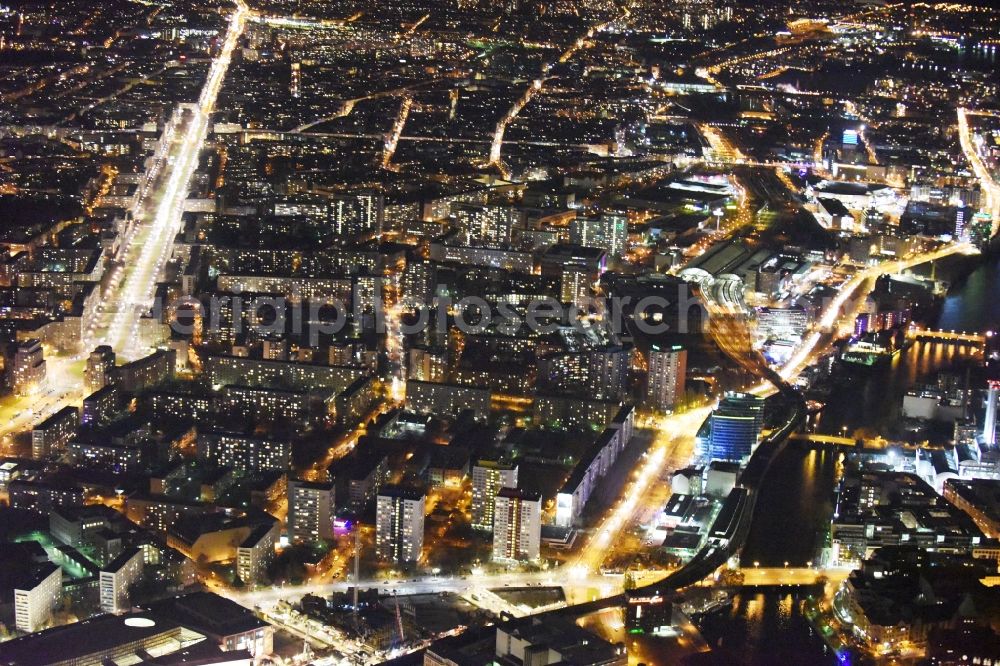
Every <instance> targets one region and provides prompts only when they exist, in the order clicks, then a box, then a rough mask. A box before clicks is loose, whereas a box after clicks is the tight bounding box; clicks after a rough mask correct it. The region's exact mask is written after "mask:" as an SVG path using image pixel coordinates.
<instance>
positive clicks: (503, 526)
mask: <svg viewBox="0 0 1000 666" xmlns="http://www.w3.org/2000/svg"><path fill="white" fill-rule="evenodd" d="M541 542H542V496H541V495H540V494H538V493H530V492H527V491H525V490H520V489H518V488H502V489H501V490H500V492H498V493H497V495H496V497H495V498H494V509H493V560H494V561H496V562H524V561H534V560H537V559H538V558H539V556H540V554H541Z"/></svg>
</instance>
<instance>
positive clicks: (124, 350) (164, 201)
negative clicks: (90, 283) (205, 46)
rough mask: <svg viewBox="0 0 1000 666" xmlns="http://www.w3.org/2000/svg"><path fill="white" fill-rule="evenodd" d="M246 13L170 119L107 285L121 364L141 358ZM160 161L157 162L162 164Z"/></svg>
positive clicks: (241, 7)
mask: <svg viewBox="0 0 1000 666" xmlns="http://www.w3.org/2000/svg"><path fill="white" fill-rule="evenodd" d="M248 13H249V9H248V8H247V6H246V4H245V3H244V2H243V0H238V2H237V5H236V10H235V11H234V12H233V15H232V18H231V19H230V21H229V27H228V29H227V31H226V37H225V41H224V42H223V45H222V49H221V51H220V52H219V55H218V56H217V57H216V58H215V59H214V60H213V61H212V64H211V66H210V68H209V71H208V76H207V77H206V79H205V85H204V87H203V88H202V91H201V96H200V97H199V99H198V101H197V103H195V104H184V105H181V107H180V108H178V109H177V110H176V111H175V113H174V118H173V120H172V130H173V131H172V132H170V135H169V136H170V139H169V140H170V144H169V147H168V149H167V151H166V157H165V159H166V160H167V164H166V166H165V168H163V170H162V172H161V173H160V175H159V178H158V180H157V182H156V183H154V184H153V187H152V188H151V192H150V193H149V194H148V195H147V197H145V198H144V201H143V203H142V204H140V210H139V211H137V219H138V225H137V227H136V229H135V231H134V233H132V234H131V235H130V236H129V238H128V239H126V245H125V248H124V250H123V253H122V257H121V259H122V261H121V264H122V268H121V271H122V274H121V275H119V276H115V277H113V279H112V290H111V291H112V293H110V294H109V295H108V298H107V300H108V302H109V305H108V307H107V312H108V313H109V314H110V315H111V320H110V322H108V323H107V324H106V325H107V329H106V330H105V331H99V333H98V338H99V339H100V337H102V336H101V334H103V340H104V342H105V343H106V344H109V345H111V347H112V348H113V349H114V350H115V351H116V352H117V353H118V354H119V355H121V356H122V357H124V358H126V359H130V358H134V357H137V356H140V355H141V354H142V352H143V350H142V349H141V348H140V346H139V344H138V343H139V335H138V333H139V331H138V328H139V321H140V319H141V317H142V315H143V314H144V313H146V312H147V311H148V310H149V309H150V308H151V307H152V306H153V295H154V291H155V289H156V282H157V279H158V278H159V277H160V275H161V273H162V271H163V268H164V266H165V265H166V263H167V261H168V260H169V259H170V255H171V250H172V248H173V242H174V238H175V237H176V235H177V233H178V231H180V226H181V219H182V215H183V212H184V202H185V201H186V200H187V196H188V191H189V189H190V184H191V178H192V176H193V175H194V172H195V170H196V169H197V168H198V159H199V155H200V153H201V149H202V147H203V146H204V144H205V139H206V137H207V136H208V125H209V121H210V119H211V114H212V111H213V110H214V109H215V102H216V99H217V98H218V96H219V90H220V89H221V87H222V83H223V81H225V77H226V72H227V70H228V69H229V63H230V61H231V59H232V55H233V51H234V50H235V48H236V45H237V43H238V41H239V38H240V35H241V34H242V33H243V28H244V24H245V21H246V18H247V15H248ZM161 159H162V158H161Z"/></svg>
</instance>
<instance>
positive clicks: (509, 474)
mask: <svg viewBox="0 0 1000 666" xmlns="http://www.w3.org/2000/svg"><path fill="white" fill-rule="evenodd" d="M503 488H517V465H513V464H510V463H504V462H498V461H495V460H479V461H477V462H476V463H475V464H474V465H473V466H472V527H473V528H474V529H477V530H486V531H488V530H491V529H493V511H494V506H495V504H494V498H495V497H496V496H497V493H498V492H500V490H501V489H503Z"/></svg>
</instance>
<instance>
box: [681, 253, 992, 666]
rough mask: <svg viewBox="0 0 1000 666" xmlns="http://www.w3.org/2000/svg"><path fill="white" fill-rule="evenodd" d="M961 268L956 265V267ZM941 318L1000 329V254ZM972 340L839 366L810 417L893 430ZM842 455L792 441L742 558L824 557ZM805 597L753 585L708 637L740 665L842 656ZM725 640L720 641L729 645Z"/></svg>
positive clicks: (775, 563)
mask: <svg viewBox="0 0 1000 666" xmlns="http://www.w3.org/2000/svg"><path fill="white" fill-rule="evenodd" d="M951 268H954V267H951ZM962 273H964V274H965V277H964V278H960V279H956V280H955V281H954V283H953V286H952V289H951V290H950V292H949V294H948V296H947V297H946V298H945V300H944V302H943V304H942V306H941V309H940V313H939V315H938V318H937V324H936V327H937V328H941V329H944V330H966V331H972V330H976V331H985V330H989V329H990V328H994V327H995V328H996V329H997V330H1000V298H997V296H996V295H997V294H1000V259H997V260H990V261H987V262H985V263H982V264H981V265H979V266H978V267H976V268H974V269H973V270H971V272H969V270H968V267H967V266H966V267H965V269H964V270H959V271H957V272H956V274H962ZM975 363H977V360H976V359H975V358H974V357H973V355H972V351H971V349H970V348H961V347H956V346H953V345H942V344H936V343H924V342H921V343H916V344H914V345H912V346H910V347H909V348H907V349H906V350H905V351H903V352H902V353H901V354H900V355H899V356H897V357H896V358H895V359H894V360H893V361H892V363H889V364H886V365H884V366H880V367H875V368H858V367H852V366H847V365H840V366H838V367H837V368H836V369H835V371H834V373H835V376H836V382H835V386H836V388H835V389H834V391H832V392H831V394H830V397H829V399H828V401H827V406H826V408H825V409H824V411H823V412H822V414H821V415H820V417H818V418H817V419H815V421H814V422H813V423H812V424H811V425H812V426H814V427H815V428H816V429H817V430H818V431H820V432H826V433H831V434H840V433H841V432H843V428H845V427H846V428H847V430H848V431H850V432H853V431H854V430H855V429H857V428H860V427H863V426H865V427H868V428H873V429H875V430H877V431H884V429H885V428H887V427H888V426H889V425H890V424H891V423H892V422H893V421H895V420H896V418H897V416H898V414H899V409H900V404H901V401H902V394H903V393H904V392H905V391H906V389H908V388H909V387H911V386H913V385H914V384H917V383H922V382H930V381H933V379H934V377H935V375H936V374H937V372H938V371H939V370H942V369H954V368H961V367H963V366H964V365H966V364H975ZM839 458H840V454H839V453H837V452H833V451H830V450H824V449H810V448H807V447H806V446H804V445H801V444H797V443H792V444H789V445H788V446H787V447H786V448H785V450H784V451H783V452H782V453H781V454H780V455H779V456H778V457H777V458H775V460H774V463H773V465H772V467H771V469H770V471H769V472H768V476H767V479H766V481H765V483H764V486H763V488H762V490H761V492H760V496H759V497H758V500H757V506H756V512H755V515H754V520H753V523H752V525H751V529H750V535H749V537H748V538H747V543H746V546H745V547H744V549H743V553H742V555H741V563H742V565H743V566H754V564H755V563H759V564H760V566H762V567H780V566H784V564H785V562H788V564H789V566H805V565H807V563H808V562H810V561H814V562H815V561H818V558H819V557H820V554H821V551H822V547H823V545H824V541H825V538H826V535H827V532H828V529H829V524H830V518H831V516H832V514H833V502H834V486H835V484H836V480H837V474H838V461H839ZM802 603H803V599H802V597H795V596H793V595H791V594H781V593H773V594H759V593H745V594H741V595H738V596H737V597H735V598H734V600H733V603H732V605H731V606H729V607H728V608H726V609H723V610H722V611H719V612H717V613H714V614H712V615H709V616H707V617H705V618H702V619H701V620H700V621H699V623H698V624H699V628H700V629H701V631H702V635H703V636H704V638H705V640H706V641H707V642H708V643H709V645H712V646H713V647H714V648H715V651H717V652H718V653H719V654H720V655H722V656H724V657H725V658H726V659H727V660H728V662H729V663H733V664H774V663H788V664H801V663H809V664H835V663H836V659H835V658H834V656H833V655H832V654H831V653H829V651H828V650H826V648H825V646H824V645H823V642H822V641H821V640H820V639H819V638H818V637H817V636H815V635H813V633H812V632H811V630H810V628H809V625H808V624H807V623H806V621H805V619H804V618H803V616H802ZM720 641H721V643H720Z"/></svg>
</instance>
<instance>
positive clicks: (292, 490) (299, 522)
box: [288, 480, 336, 543]
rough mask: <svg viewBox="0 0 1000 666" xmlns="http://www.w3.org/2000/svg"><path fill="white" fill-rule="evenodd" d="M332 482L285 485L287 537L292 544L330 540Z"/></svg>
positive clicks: (289, 483)
mask: <svg viewBox="0 0 1000 666" xmlns="http://www.w3.org/2000/svg"><path fill="white" fill-rule="evenodd" d="M335 499H336V492H335V489H334V485H333V484H332V483H313V482H309V481H298V480H295V481H289V482H288V538H289V540H291V541H292V542H293V543H311V542H313V541H319V540H321V539H332V538H333V515H334V514H333V507H334V501H335Z"/></svg>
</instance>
